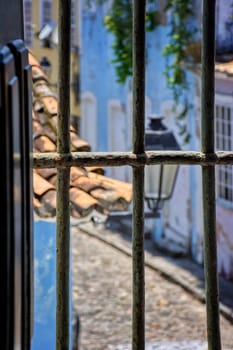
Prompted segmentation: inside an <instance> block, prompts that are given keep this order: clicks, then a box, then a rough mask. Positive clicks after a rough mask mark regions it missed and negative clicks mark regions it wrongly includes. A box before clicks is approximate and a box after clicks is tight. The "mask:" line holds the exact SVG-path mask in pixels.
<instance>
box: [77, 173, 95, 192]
mask: <svg viewBox="0 0 233 350" xmlns="http://www.w3.org/2000/svg"><path fill="white" fill-rule="evenodd" d="M72 185H74V186H76V187H78V188H79V189H80V190H83V191H85V192H90V191H93V190H94V189H95V188H98V187H100V183H99V181H95V180H91V179H89V178H88V177H87V176H80V177H78V178H77V179H76V180H75V181H72Z"/></svg>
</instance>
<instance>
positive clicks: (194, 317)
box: [72, 228, 233, 350]
mask: <svg viewBox="0 0 233 350" xmlns="http://www.w3.org/2000/svg"><path fill="white" fill-rule="evenodd" d="M72 240H73V242H72V246H73V301H74V307H75V308H76V309H77V310H78V312H79V315H80V319H81V339H80V345H81V350H123V349H124V350H126V349H127V350H129V349H130V347H129V346H127V345H126V346H123V345H121V344H130V341H131V258H130V257H128V256H126V255H124V254H122V253H121V252H119V251H117V250H116V249H114V248H113V247H111V246H109V245H106V244H105V243H103V242H101V241H99V240H97V239H95V238H93V237H90V236H88V235H87V234H85V233H84V232H82V231H79V230H78V229H77V228H73V229H72ZM145 278H146V341H147V350H152V349H153V350H163V349H166V350H175V349H177V350H178V349H179V350H197V349H198V350H203V342H205V340H206V330H205V306H204V305H203V304H201V303H200V302H199V301H197V300H196V299H194V298H193V297H192V296H191V295H190V294H188V293H187V292H185V291H184V290H183V289H182V288H181V287H180V286H178V285H175V284H173V283H171V282H169V281H167V280H166V279H164V278H163V277H162V276H161V275H160V274H159V273H158V272H156V271H154V270H152V269H150V268H146V269H145ZM221 331H222V343H223V349H224V350H233V335H232V334H233V326H232V325H231V324H230V323H229V322H228V321H226V320H225V319H222V318H221ZM193 341H195V342H193ZM197 341H199V342H200V343H198V342H197ZM166 342H167V343H166ZM169 342H170V343H169ZM172 342H173V343H172ZM192 342H193V343H192ZM190 344H191V345H192V344H193V347H190V346H191V345H190ZM194 346H195V347H194Z"/></svg>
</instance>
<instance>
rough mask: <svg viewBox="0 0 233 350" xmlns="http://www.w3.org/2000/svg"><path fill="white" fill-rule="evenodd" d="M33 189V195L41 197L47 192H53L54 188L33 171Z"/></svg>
mask: <svg viewBox="0 0 233 350" xmlns="http://www.w3.org/2000/svg"><path fill="white" fill-rule="evenodd" d="M33 188H34V193H35V194H36V195H37V196H42V195H43V194H44V193H46V192H47V191H49V190H53V189H54V186H53V185H52V184H51V183H49V182H48V181H47V180H45V179H44V178H43V177H42V176H40V175H39V174H37V173H36V172H35V171H34V172H33Z"/></svg>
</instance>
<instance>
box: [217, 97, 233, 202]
mask: <svg viewBox="0 0 233 350" xmlns="http://www.w3.org/2000/svg"><path fill="white" fill-rule="evenodd" d="M215 144H216V150H217V151H232V148H233V97H232V96H228V95H222V94H216V96H215ZM216 190H217V191H216V192H217V198H218V199H219V200H220V201H221V202H223V203H226V204H230V205H231V206H233V167H232V166H231V165H218V166H217V167H216Z"/></svg>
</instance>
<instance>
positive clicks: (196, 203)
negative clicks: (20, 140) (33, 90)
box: [81, 0, 233, 278]
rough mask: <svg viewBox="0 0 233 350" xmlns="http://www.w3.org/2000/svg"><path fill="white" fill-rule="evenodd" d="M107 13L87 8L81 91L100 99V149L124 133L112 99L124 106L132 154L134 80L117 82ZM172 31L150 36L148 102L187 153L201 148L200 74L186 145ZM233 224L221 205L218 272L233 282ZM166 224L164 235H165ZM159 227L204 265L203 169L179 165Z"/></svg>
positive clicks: (221, 86) (219, 84)
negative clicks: (168, 48)
mask: <svg viewBox="0 0 233 350" xmlns="http://www.w3.org/2000/svg"><path fill="white" fill-rule="evenodd" d="M222 5H223V7H222V8H221V13H219V14H218V15H219V16H220V17H221V18H225V17H226V16H227V13H228V14H229V2H227V1H225V0H221V6H222ZM199 8H200V7H199ZM224 9H225V10H224ZM224 11H225V12H224ZM226 11H227V13H226ZM104 14H105V12H104V8H103V7H93V8H92V9H91V11H90V10H87V8H84V7H83V11H82V56H81V71H82V77H81V91H82V93H85V92H91V93H92V94H93V95H94V96H95V97H96V103H97V124H96V125H97V126H96V127H97V133H96V134H97V143H96V147H97V150H99V151H109V150H111V149H110V143H109V135H111V134H112V133H116V134H117V133H118V132H119V130H115V129H114V130H111V126H110V125H109V123H110V120H109V113H108V112H109V103H110V101H115V104H118V106H121V108H122V110H121V112H122V114H123V115H125V119H126V122H125V124H126V130H125V137H126V141H127V142H126V146H124V147H125V149H126V150H130V149H131V129H130V126H131V124H132V122H131V120H132V119H131V113H130V111H131V110H132V81H131V79H128V81H127V83H126V84H124V85H119V84H117V83H116V76H115V72H114V67H113V65H112V64H111V63H110V62H111V60H112V59H113V53H112V50H111V43H112V36H111V34H109V33H107V32H106V29H105V28H104V26H103V17H104ZM199 15H200V13H199ZM218 15H217V17H218ZM224 16H225V17H224ZM200 17H201V16H199V17H198V18H199V19H200ZM220 17H218V18H220ZM164 23H166V21H164ZM224 28H225V27H224V26H223V25H222V23H220V22H217V37H218V39H219V40H220V41H222V42H223V43H224V42H225V43H228V44H229V40H230V39H229V38H228V37H227V33H226V31H225V29H224ZM168 31H169V28H168V26H165V25H160V26H158V27H157V28H156V29H155V31H154V32H150V33H147V40H146V58H147V61H146V63H147V65H146V96H147V97H146V100H147V101H148V105H149V109H150V112H152V113H161V114H163V115H164V116H165V119H164V122H165V124H166V125H167V126H168V127H169V128H171V129H172V130H173V131H174V133H175V135H176V137H177V139H178V140H179V142H180V145H181V146H182V149H184V150H200V149H201V141H200V137H201V125H200V124H201V123H200V115H201V104H200V97H201V82H200V81H201V79H200V73H194V72H193V71H192V72H191V71H188V72H187V73H188V81H189V84H190V90H189V93H188V96H187V97H188V99H189V102H190V103H191V104H192V105H193V108H191V109H190V110H189V112H188V115H187V119H186V120H187V124H188V129H189V132H190V135H191V138H190V142H189V144H185V145H184V144H183V141H182V137H181V136H180V135H179V130H178V128H177V124H176V120H175V118H174V109H173V107H174V102H173V100H172V96H171V92H170V91H169V90H168V89H167V87H166V81H165V78H164V74H163V72H164V70H165V60H164V57H163V56H162V50H163V47H164V46H165V44H166V42H167V33H168ZM224 40H225V41H224ZM224 45H225V44H224ZM219 47H220V46H219ZM232 87H233V84H232V82H231V80H229V79H228V80H225V82H223V81H222V79H217V80H216V89H217V91H218V92H219V91H221V92H222V93H226V94H232ZM176 108H177V110H181V108H182V105H180V106H176ZM146 115H147V113H146ZM232 115H233V114H232ZM121 118H122V117H121ZM145 118H146V117H145ZM146 124H147V120H146ZM121 125H122V123H121ZM127 126H128V127H127ZM115 128H116V126H115ZM83 136H84V135H83ZM119 139H120V138H119ZM114 147H115V148H116V149H118V150H122V142H121V144H120V143H119V144H118V145H117V144H115V146H114ZM114 150H115V149H114ZM112 174H113V175H114V176H116V177H117V176H118V175H119V174H117V173H112ZM119 176H120V175H119ZM232 220H233V212H232V208H229V207H224V206H223V205H222V203H219V201H217V235H218V252H219V253H218V254H219V272H220V273H222V274H223V275H224V276H226V277H227V278H232V272H233V266H232V261H233V251H232V240H233V234H232V230H231V227H232V225H231V223H232V222H231V221H232ZM161 223H162V231H161V232H160V228H161ZM155 227H156V230H158V232H157V233H155V235H154V237H155V239H157V240H160V239H161V238H163V237H166V238H167V239H170V240H173V241H175V242H176V243H178V244H179V245H181V246H182V247H183V248H184V250H185V251H186V252H187V253H189V254H191V255H192V257H193V259H194V260H195V261H197V262H199V263H201V264H202V263H203V213H202V185H201V168H200V167H198V166H180V168H179V173H178V177H177V182H176V186H175V189H174V194H173V197H172V199H171V200H170V201H168V202H167V203H166V205H165V207H164V210H163V215H162V222H160V223H159V224H158V222H157V223H156V225H155Z"/></svg>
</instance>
